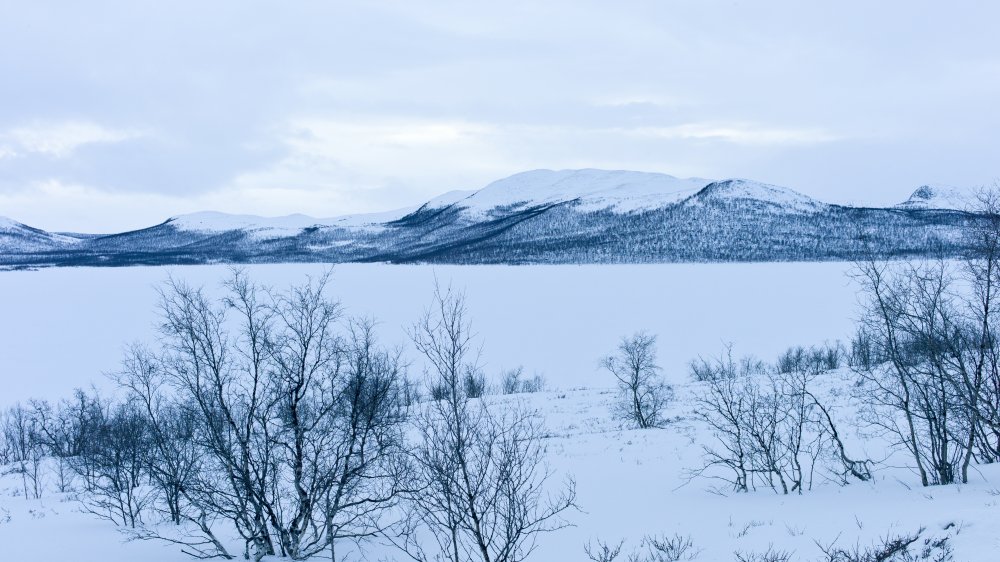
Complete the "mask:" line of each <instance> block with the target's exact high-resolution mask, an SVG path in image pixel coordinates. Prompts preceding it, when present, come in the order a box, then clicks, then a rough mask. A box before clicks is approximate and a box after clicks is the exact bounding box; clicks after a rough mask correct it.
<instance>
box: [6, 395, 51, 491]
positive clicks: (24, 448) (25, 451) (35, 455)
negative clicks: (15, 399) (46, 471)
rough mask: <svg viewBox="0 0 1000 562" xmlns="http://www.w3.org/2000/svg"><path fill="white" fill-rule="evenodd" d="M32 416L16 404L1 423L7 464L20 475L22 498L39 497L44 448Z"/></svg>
mask: <svg viewBox="0 0 1000 562" xmlns="http://www.w3.org/2000/svg"><path fill="white" fill-rule="evenodd" d="M40 425H41V424H40V423H39V420H38V418H37V417H35V416H34V415H32V412H31V411H30V410H29V409H28V408H25V407H24V406H22V405H21V404H17V405H15V406H13V407H11V408H10V409H8V410H7V412H6V415H5V416H4V420H3V436H4V440H5V441H6V442H7V446H8V448H9V456H10V461H12V462H13V463H14V465H15V471H16V472H17V473H18V474H20V475H21V487H22V490H23V492H24V497H25V498H32V497H33V498H35V499H38V498H40V497H42V490H43V488H44V485H43V482H42V477H43V475H42V460H43V459H44V457H45V448H44V446H43V443H42V439H41V427H40Z"/></svg>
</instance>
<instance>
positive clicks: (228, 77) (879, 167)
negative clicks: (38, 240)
mask: <svg viewBox="0 0 1000 562" xmlns="http://www.w3.org/2000/svg"><path fill="white" fill-rule="evenodd" d="M998 21H1000V3H996V2H988V1H982V2H971V1H953V2H946V3H945V2H922V1H907V2H895V1H893V2H870V1H865V2H855V1H841V2H801V1H788V2H781V1H755V2H749V1H747V2H733V1H714V0H699V1H694V0H684V1H665V0H657V1H652V0H650V1H642V2H640V1H630V0H619V1H615V2H607V1H603V0H601V1H597V0H595V1H592V0H565V1H564V0H546V1H545V2H539V1H537V0H536V1H530V2H521V1H518V0H509V1H505V2H480V1H476V0H465V1H461V2H459V1H428V2H413V1H412V0H411V1H377V0H366V1H364V2H362V1H357V2H343V1H337V0H323V1H308V0H301V1H293V2H276V1H273V2H263V1H254V0H235V1H228V0H213V1H208V2H206V1H198V2H193V1H188V0H171V1H170V2H163V1H156V2H151V1H145V0H128V1H120V2H112V1H106V0H90V1H88V2H79V1H75V0H63V1H52V0H32V1H30V2H22V1H15V0H0V215H3V216H8V217H11V218H14V219H16V220H19V221H21V222H24V223H26V224H30V225H32V226H36V227H39V228H44V229H48V230H58V231H80V232H113V231H121V230H127V229H132V228H140V227H145V226H149V225H152V224H155V223H159V222H162V221H163V220H165V219H166V218H168V217H171V216H175V215H178V214H183V213H189V212H195V211H202V210H215V211H222V212H229V213H247V214H257V215H266V216H275V215H285V214H291V213H304V214H308V215H311V216H316V217H331V216H337V215H343V214H350V213H359V212H375V211H383V210H389V209H395V208H400V207H406V206H410V205H414V204H419V203H421V202H423V201H425V200H427V199H430V198H431V197H434V196H436V195H438V194H441V193H444V192H447V191H451V190H454V189H476V188H479V187H482V186H484V185H486V184H487V183H489V182H491V181H493V180H496V179H500V178H502V177H505V176H508V175H511V174H514V173H517V172H521V171H525V170H531V169H537V168H549V169H566V168H605V169H629V170H641V171H650V172H663V173H668V174H671V175H674V176H678V177H689V176H697V177H706V178H714V179H724V178H730V177H744V178H751V179H755V180H759V181H764V182H768V183H773V184H777V185H783V186H787V187H790V188H793V189H795V190H797V191H799V192H802V193H804V194H807V195H810V196H813V197H817V198H820V199H823V200H825V201H828V202H835V203H853V204H874V205H883V204H893V203H897V202H899V201H902V200H905V199H906V198H907V197H908V195H909V194H910V193H911V192H912V191H913V190H914V189H915V188H917V187H918V186H920V185H923V184H944V185H952V186H957V187H961V188H971V187H977V186H982V185H989V184H992V183H993V182H995V181H997V180H998V178H1000V150H998V149H1000V104H998V100H1000V42H998V41H997V40H996V33H997V30H996V28H997V22H998Z"/></svg>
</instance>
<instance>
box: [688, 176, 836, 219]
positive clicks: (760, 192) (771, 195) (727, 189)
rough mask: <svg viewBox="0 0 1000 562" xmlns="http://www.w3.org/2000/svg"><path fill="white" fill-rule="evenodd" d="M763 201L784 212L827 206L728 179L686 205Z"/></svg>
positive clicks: (783, 190) (775, 188) (763, 185)
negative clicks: (713, 201) (713, 202)
mask: <svg viewBox="0 0 1000 562" xmlns="http://www.w3.org/2000/svg"><path fill="white" fill-rule="evenodd" d="M712 200H715V201H727V200H729V201H736V200H744V201H763V202H765V203H770V204H773V205H775V206H776V207H778V208H781V209H784V210H793V211H798V212H807V213H809V212H818V211H822V210H824V209H826V208H827V207H828V206H829V205H827V204H826V203H823V202H820V201H817V200H816V199H813V198H812V197H808V196H806V195H803V194H801V193H799V192H797V191H794V190H791V189H788V188H787V187H780V186H777V185H771V184H766V183H760V182H757V181H753V180H747V179H729V180H724V181H719V182H715V183H712V184H711V185H709V186H708V187H707V188H706V189H704V190H703V191H700V192H698V193H697V194H695V195H694V196H693V197H691V198H690V199H689V200H688V201H686V203H687V204H693V205H699V204H702V203H704V202H706V201H712Z"/></svg>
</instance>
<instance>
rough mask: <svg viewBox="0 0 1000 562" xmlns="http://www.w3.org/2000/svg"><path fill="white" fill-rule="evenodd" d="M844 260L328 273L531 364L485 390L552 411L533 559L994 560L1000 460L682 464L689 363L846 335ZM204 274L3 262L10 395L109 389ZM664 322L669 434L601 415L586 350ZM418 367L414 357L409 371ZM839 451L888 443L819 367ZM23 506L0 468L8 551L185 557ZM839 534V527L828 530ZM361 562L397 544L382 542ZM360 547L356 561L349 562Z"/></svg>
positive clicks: (352, 301) (850, 306) (691, 430)
mask: <svg viewBox="0 0 1000 562" xmlns="http://www.w3.org/2000/svg"><path fill="white" fill-rule="evenodd" d="M250 270H251V272H252V274H253V275H254V277H255V278H256V279H258V280H260V281H262V282H265V283H268V284H273V285H276V286H284V285H287V284H288V283H291V282H299V281H300V280H301V279H302V278H303V276H304V275H306V274H313V275H315V274H319V273H321V272H322V271H323V268H322V267H321V266H304V265H303V266H289V265H278V266H255V267H252V268H250ZM849 270H850V265H849V264H838V263H824V264H739V265H653V266H620V267H618V266H616V267H609V266H594V267H591V266H555V267H434V268H431V267H421V266H413V267H409V266H405V267H404V266H385V265H345V266H337V267H336V268H335V269H334V284H333V288H334V291H335V294H336V295H337V296H338V297H339V298H340V299H341V300H342V301H343V303H344V305H345V307H346V310H347V311H348V312H349V313H351V314H366V315H372V316H374V317H376V318H378V319H379V320H380V321H381V323H382V339H383V341H384V342H386V343H398V344H401V345H405V343H406V336H405V326H407V325H409V324H410V323H412V322H413V320H414V319H416V318H417V316H418V315H419V314H420V312H421V310H422V309H423V307H424V306H425V305H426V304H427V302H428V301H429V298H430V292H431V290H432V287H433V283H434V279H435V277H436V278H437V279H438V280H439V281H440V282H443V283H448V282H451V283H452V284H453V285H454V286H455V287H459V288H464V289H465V290H466V292H467V295H468V307H469V313H470V315H471V318H472V320H473V322H474V325H475V328H476V329H477V331H478V333H479V335H480V336H481V338H482V341H483V343H484V355H483V362H484V364H485V366H486V368H487V372H488V373H489V374H490V375H492V376H495V375H496V373H497V372H498V371H499V370H500V369H501V368H502V367H513V366H516V365H524V367H525V371H526V373H527V374H529V375H530V374H532V373H535V372H538V373H540V374H543V375H544V376H545V377H546V379H547V381H548V385H549V389H550V390H549V391H547V392H542V393H536V394H524V395H517V396H515V397H490V398H488V399H489V400H500V401H502V400H525V401H526V402H527V403H528V405H529V406H530V407H532V408H534V409H537V411H538V412H539V414H540V415H541V416H543V417H544V420H545V427H546V433H547V435H548V437H547V439H546V450H547V458H548V461H549V463H550V464H551V466H552V467H553V468H554V469H555V471H556V474H557V475H564V474H572V475H573V477H574V478H575V479H576V482H577V491H578V501H579V504H580V507H581V511H580V512H576V513H571V514H570V515H569V518H570V520H571V522H572V523H574V524H575V526H574V527H572V528H569V529H565V530H562V531H559V532H556V533H553V534H550V535H546V536H543V537H542V538H541V539H540V547H539V549H538V551H537V552H536V553H535V554H534V555H533V557H532V558H531V559H532V560H536V561H557V560H585V556H584V553H583V545H584V543H586V542H587V541H589V540H596V539H601V540H603V541H607V542H612V543H617V542H618V540H621V539H625V540H626V545H627V546H626V549H627V548H628V547H629V546H637V545H638V541H639V540H640V539H641V537H642V536H643V535H646V534H668V535H669V534H673V533H680V534H682V535H690V536H691V539H692V540H693V542H694V545H695V548H697V549H699V550H700V552H701V553H700V556H699V557H698V560H700V561H715V560H720V561H722V560H727V561H728V560H733V555H732V553H733V552H734V551H735V550H741V551H748V550H758V551H759V550H763V549H766V548H767V547H768V546H769V545H772V544H773V545H774V546H775V547H778V548H781V549H784V550H790V551H794V552H795V554H796V559H797V560H804V561H810V560H817V559H818V556H819V554H820V551H819V549H818V547H817V546H816V541H818V542H820V543H822V544H829V543H831V542H833V541H834V540H838V541H839V542H838V544H839V545H842V546H853V545H854V544H855V543H857V542H860V543H861V544H868V543H870V542H872V541H874V540H876V539H878V538H880V537H884V536H885V535H886V534H887V533H894V534H903V533H907V532H913V531H916V530H917V529H918V528H921V527H925V528H926V529H927V530H926V531H925V536H932V535H934V536H945V535H949V536H951V537H952V538H951V542H952V544H953V546H954V548H955V560H956V561H957V562H994V561H996V560H997V559H998V554H997V553H998V552H1000V518H998V517H997V514H998V513H1000V467H997V466H989V467H979V468H978V469H977V470H976V471H975V472H974V474H973V475H972V482H970V483H969V484H967V485H961V486H947V487H935V488H921V487H920V486H919V480H918V478H917V477H916V476H915V475H914V474H913V473H912V472H911V471H910V470H908V469H907V468H905V464H906V463H905V460H906V459H905V457H902V456H899V455H896V456H893V457H889V458H887V459H886V460H885V461H884V462H882V463H881V464H879V465H878V466H877V468H876V471H875V478H874V481H873V482H868V483H854V484H851V485H849V486H846V487H841V486H839V485H837V484H835V483H833V482H828V481H825V480H823V479H820V480H819V481H818V483H817V485H816V486H815V488H814V489H813V490H812V491H809V492H807V493H805V494H803V495H801V496H799V495H790V496H782V495H777V494H775V493H773V492H770V491H758V492H755V493H750V494H726V495H720V494H718V493H715V492H713V491H712V490H711V489H712V488H713V487H715V486H717V485H718V482H716V481H712V480H708V479H706V478H694V479H692V478H691V477H690V474H691V471H692V470H694V469H697V468H698V467H699V466H700V464H701V458H700V456H701V447H702V445H705V444H710V441H711V435H710V434H709V432H708V431H707V429H706V428H705V427H704V426H703V425H702V424H701V423H700V422H698V421H696V419H695V417H694V407H695V403H694V400H693V396H694V395H695V394H696V393H697V392H699V388H700V387H699V385H698V384H695V383H691V382H689V379H688V375H687V368H686V363H687V362H688V361H689V360H691V359H693V358H695V357H696V356H698V355H711V354H715V353H718V352H719V351H720V350H721V348H722V346H723V343H724V342H733V343H734V344H735V351H736V353H737V354H744V353H753V354H755V355H757V356H758V357H760V358H762V359H765V360H773V359H774V358H775V357H776V356H777V355H778V353H780V352H781V351H782V350H784V349H785V348H787V347H788V346H790V345H796V344H804V345H809V344H818V343H822V342H824V341H832V340H835V339H846V338H847V337H849V335H850V333H851V330H852V326H853V320H852V318H853V317H854V316H855V315H856V296H855V287H854V286H853V285H852V283H851V281H850V279H849V278H848V276H847V273H848V271H849ZM168 274H171V275H174V276H175V277H178V278H181V279H186V280H188V281H190V282H193V283H199V284H205V285H206V286H211V287H215V286H217V283H218V281H219V280H220V279H221V278H222V277H223V276H224V275H225V274H226V268H225V267H215V266H212V267H204V266H201V267H187V268H172V269H164V268H128V269H71V268H65V269H51V270H42V271H34V272H6V273H3V274H0V299H2V308H0V311H2V312H0V314H2V318H0V342H2V353H0V377H2V380H3V382H4V390H3V394H2V399H0V401H2V402H3V404H2V405H4V406H6V405H9V404H11V403H13V402H15V401H18V400H25V399H27V398H28V397H32V396H42V397H48V398H58V397H62V396H65V395H67V394H68V393H69V391H70V390H71V389H72V387H74V386H87V385H89V384H91V383H97V384H106V383H103V378H102V377H101V375H100V373H101V372H102V371H110V370H113V369H115V368H116V366H117V362H118V360H119V357H120V353H121V350H122V347H123V345H124V344H125V343H126V342H128V341H132V340H136V339H139V340H142V339H147V338H149V337H151V336H152V334H153V327H152V324H153V322H154V320H155V316H154V307H155V303H156V300H157V295H156V290H155V288H156V286H157V284H159V283H161V282H162V281H163V280H164V279H165V277H166V275H168ZM639 329H646V330H649V331H651V332H653V333H657V334H658V335H659V338H660V339H659V355H660V363H661V365H662V366H663V367H664V374H665V376H666V378H667V380H668V381H669V382H670V383H672V384H673V385H674V387H675V389H676V391H677V398H676V400H675V401H674V402H673V403H672V404H671V405H670V407H669V410H668V412H667V416H668V417H669V418H670V419H672V420H673V421H672V422H671V423H670V424H668V425H667V426H666V427H665V428H663V429H649V430H633V429H627V428H625V427H623V426H622V425H621V424H620V423H619V422H618V421H616V420H614V419H613V418H612V416H611V415H610V411H609V406H610V403H611V401H612V400H613V396H614V395H613V392H612V390H611V389H610V387H611V381H610V380H609V377H608V375H607V374H606V373H604V372H602V371H601V370H600V369H599V368H598V366H597V362H598V359H599V357H600V356H602V355H604V354H606V353H608V352H611V351H612V350H613V348H614V346H615V344H616V342H617V339H618V338H619V337H620V336H621V335H624V334H629V333H632V332H634V331H636V330H639ZM411 368H412V369H413V370H414V371H415V372H414V374H417V373H418V372H419V368H420V364H419V363H418V362H415V363H414V364H413V366H412V367H411ZM823 380H824V383H823V388H824V391H825V396H827V398H828V399H829V400H830V403H831V404H833V406H834V407H835V409H836V412H837V416H838V419H839V420H840V421H841V423H842V426H841V430H842V431H844V432H845V433H847V434H848V435H847V436H846V439H847V440H848V447H849V448H851V450H852V452H854V453H856V454H857V455H858V456H862V453H863V456H868V457H872V458H878V459H881V458H883V457H884V456H885V451H886V446H885V443H883V442H882V441H881V440H880V439H878V438H872V437H862V436H860V435H859V434H857V432H856V431H855V430H854V429H853V426H854V425H855V424H854V423H853V422H854V420H855V418H856V412H855V410H856V408H855V405H854V403H853V400H852V398H851V393H850V389H851V387H852V380H851V373H850V372H849V371H847V370H842V371H838V372H834V373H831V374H828V375H825V376H824V379H823ZM48 480H49V489H48V490H47V492H46V494H45V496H44V497H43V499H41V500H26V499H25V498H24V497H23V495H22V494H21V493H20V492H18V489H19V488H20V480H19V479H18V478H17V477H15V476H13V475H8V476H3V477H0V545H3V546H2V547H0V551H2V553H3V555H2V559H3V560H10V561H15V562H21V561H35V560H39V561H42V560H44V561H48V560H74V561H95V562H97V561H100V562H124V561H132V560H143V561H151V562H156V561H181V560H186V559H188V558H187V557H186V556H184V555H182V554H180V553H179V552H178V550H177V548H176V547H172V546H169V545H161V544H158V543H150V542H142V541H138V542H127V543H126V542H124V539H123V537H122V536H121V535H119V534H118V533H117V531H116V530H115V528H114V527H113V526H112V525H111V524H110V523H106V522H103V521H100V520H96V519H94V518H92V517H91V516H89V515H85V514H83V513H81V512H80V511H79V504H78V503H76V502H75V501H73V500H72V499H71V498H69V497H67V496H65V495H60V494H57V493H55V492H54V491H53V490H54V487H53V481H52V478H49V479H48ZM838 537H839V539H838ZM366 549H367V550H366V556H367V559H369V560H381V559H392V558H393V557H395V559H398V560H403V559H404V557H403V556H400V555H398V554H396V553H393V551H392V550H391V549H388V548H386V547H381V546H378V545H369V546H368V547H366ZM353 559H354V560H357V559H358V558H353Z"/></svg>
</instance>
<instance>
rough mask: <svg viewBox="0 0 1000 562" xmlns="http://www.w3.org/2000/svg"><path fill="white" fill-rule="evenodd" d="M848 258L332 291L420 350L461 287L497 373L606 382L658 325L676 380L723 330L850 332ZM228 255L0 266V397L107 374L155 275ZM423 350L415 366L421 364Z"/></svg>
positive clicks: (418, 278)
mask: <svg viewBox="0 0 1000 562" xmlns="http://www.w3.org/2000/svg"><path fill="white" fill-rule="evenodd" d="M851 267H852V266H851V264H846V263H770V264H681V265H622V266H520V267H518V266H434V267H431V266H395V265H380V264H370V265H369V264H348V265H338V266H335V267H334V268H333V271H334V274H333V275H334V278H333V284H332V287H331V295H332V296H334V297H336V298H338V299H339V300H340V301H341V302H342V303H343V305H344V306H345V311H346V312H347V313H348V314H353V315H365V316H372V317H374V318H376V319H377V320H378V321H379V322H380V323H381V330H380V332H381V337H382V340H383V342H385V343H390V344H399V345H402V346H404V348H406V349H407V351H408V353H409V354H410V356H411V357H412V345H410V344H409V341H408V337H407V330H408V327H409V326H411V325H412V324H413V322H414V321H416V320H417V318H418V317H419V316H420V314H421V312H422V311H423V309H424V307H426V306H427V305H428V303H429V302H430V299H431V294H432V291H433V288H434V282H435V278H437V279H438V281H439V282H441V283H443V284H447V283H451V284H452V286H453V287H455V288H458V289H463V290H464V291H465V292H466V297H467V302H468V309H469V314H470V317H471V319H472V321H473V326H474V328H475V330H476V331H477V332H478V334H479V335H480V337H481V341H482V344H483V356H482V359H483V364H484V366H485V368H486V371H487V373H488V374H489V375H491V376H496V375H497V373H498V372H499V371H500V370H501V369H503V368H512V367H516V366H518V365H523V366H524V369H525V372H526V373H527V374H529V375H530V374H534V373H539V374H542V375H543V376H544V377H545V378H546V379H547V381H548V383H549V386H550V387H555V388H563V389H569V388H577V387H595V386H597V387H600V386H608V385H609V384H610V381H609V380H608V375H607V374H606V373H605V372H602V371H601V370H600V369H599V368H598V361H599V359H600V357H601V356H602V355H604V354H607V353H609V352H611V351H613V350H614V348H615V346H616V344H617V342H618V339H619V338H620V337H621V336H623V335H627V334H631V333H634V332H635V331H638V330H648V331H650V332H652V333H655V334H657V335H658V337H659V356H660V363H661V365H662V366H663V367H664V369H665V375H666V377H667V378H668V380H670V381H672V382H677V381H681V380H685V379H686V378H687V371H688V369H687V364H688V362H689V361H691V360H692V359H694V358H695V357H697V356H698V355H715V354H717V353H719V352H720V351H721V350H722V348H723V345H724V344H725V343H726V342H731V343H733V344H734V351H735V352H736V353H737V354H744V353H752V354H754V355H757V356H758V357H760V358H761V359H765V360H768V361H770V360H773V359H774V358H775V356H777V355H778V354H779V353H780V352H781V351H783V350H784V349H786V348H787V347H789V346H792V345H806V346H808V345H813V344H821V343H823V342H825V341H833V340H837V339H841V340H845V341H846V340H847V339H848V338H849V337H850V335H851V333H852V331H853V320H852V319H853V318H854V317H855V316H856V309H857V299H856V296H855V293H856V286H855V285H854V284H853V282H852V281H851V280H850V278H849V276H848V273H849V271H850V269H851ZM248 269H249V271H250V272H251V274H252V276H253V277H254V278H255V279H257V280H259V281H260V282H262V283H265V284H268V285H272V286H274V287H276V288H283V287H287V286H288V285H289V284H292V283H301V282H303V281H304V280H305V278H306V276H307V275H320V274H322V272H323V271H325V269H326V267H324V266H321V265H288V264H285V265H261V266H251V267H249V268H248ZM228 274H229V271H228V268H227V267H226V266H190V267H169V268H167V267H135V268H53V269H43V270H39V271H12V272H0V380H2V381H3V391H2V395H0V396H2V398H0V403H2V405H9V404H11V403H13V402H15V401H21V400H25V399H27V398H31V397H45V398H58V397H62V396H65V395H67V394H68V393H69V392H70V391H71V390H72V389H73V388H74V387H87V386H89V385H90V384H96V385H98V386H101V385H104V384H106V379H105V377H104V376H103V374H102V373H107V372H110V371H113V370H115V369H117V368H118V365H119V360H120V358H121V353H122V349H123V347H124V346H125V345H126V344H127V343H129V342H132V341H137V340H138V341H148V340H150V339H151V338H152V337H154V335H155V327H154V323H155V321H156V306H157V300H158V295H157V287H159V286H161V285H162V283H163V282H164V281H165V280H166V279H167V277H168V275H172V276H174V277H176V278H178V279H182V280H186V281H188V282H189V283H191V284H194V285H204V286H205V287H206V288H209V289H213V290H214V289H217V288H218V287H219V284H220V282H221V281H222V280H223V279H224V278H225V277H226V276H227V275H228ZM420 369H421V366H420V364H419V362H415V363H414V364H413V366H412V368H411V370H412V371H413V372H411V375H414V376H416V375H419V374H420Z"/></svg>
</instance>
